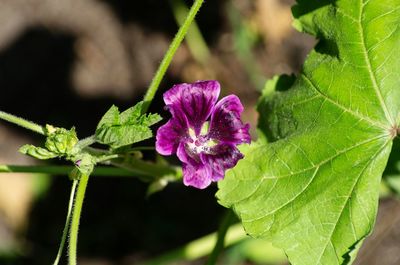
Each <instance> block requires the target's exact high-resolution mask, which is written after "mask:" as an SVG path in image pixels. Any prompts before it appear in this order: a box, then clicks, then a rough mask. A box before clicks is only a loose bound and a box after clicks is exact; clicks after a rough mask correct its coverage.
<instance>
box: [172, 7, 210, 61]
mask: <svg viewBox="0 0 400 265" xmlns="http://www.w3.org/2000/svg"><path fill="white" fill-rule="evenodd" d="M169 3H170V5H171V7H172V11H173V13H174V17H175V20H176V22H177V23H178V25H179V26H182V25H183V23H184V22H185V17H186V14H187V13H188V11H189V9H188V8H187V6H186V4H185V2H184V1H183V0H169ZM186 42H187V45H188V47H189V50H190V52H191V53H192V55H193V57H194V58H195V59H196V60H197V61H198V62H200V63H202V64H203V65H205V64H206V63H207V62H208V59H209V57H210V50H209V49H208V47H207V44H206V42H205V40H204V38H203V35H202V34H201V31H200V29H199V27H198V26H197V23H196V21H193V23H192V26H191V28H190V29H189V30H188V33H187V35H186Z"/></svg>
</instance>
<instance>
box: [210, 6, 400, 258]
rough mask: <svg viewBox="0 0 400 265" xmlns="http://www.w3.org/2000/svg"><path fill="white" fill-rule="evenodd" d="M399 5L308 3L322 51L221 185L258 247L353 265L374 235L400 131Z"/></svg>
mask: <svg viewBox="0 0 400 265" xmlns="http://www.w3.org/2000/svg"><path fill="white" fill-rule="evenodd" d="M399 6H400V0H365V1H361V0H357V1H356V0H337V1H333V0H332V1H327V0H324V1H316V0H313V1H311V0H301V1H298V5H297V6H296V7H295V8H294V9H293V11H294V15H295V17H296V18H297V20H296V22H295V24H296V25H297V28H300V29H302V30H304V31H306V32H308V33H311V34H314V35H315V36H317V37H318V38H319V39H320V41H319V43H318V45H317V46H316V48H315V49H314V50H313V51H311V53H310V54H309V56H308V58H307V60H306V62H305V64H304V67H303V70H302V73H301V74H300V75H299V76H298V77H297V79H296V81H295V83H294V84H293V86H292V87H291V88H290V89H289V90H287V91H284V90H285V89H281V91H276V92H275V93H274V94H273V95H272V96H270V97H267V98H266V99H265V102H261V103H260V105H263V106H262V107H259V109H260V110H262V113H260V115H261V116H262V119H263V120H264V121H265V123H264V124H263V126H262V127H261V128H260V129H261V130H262V131H263V133H265V135H267V137H268V140H269V141H270V142H272V143H269V144H262V145H259V144H255V145H252V146H251V147H250V148H249V150H247V151H246V152H245V158H244V159H243V160H241V161H240V162H239V163H238V165H237V166H236V167H235V168H234V169H233V170H230V171H229V172H228V173H227V175H226V177H225V179H224V180H223V181H222V182H220V183H219V191H218V193H217V197H218V198H219V201H220V203H221V204H222V205H224V206H226V207H232V208H233V209H234V210H235V212H236V213H237V214H238V216H239V217H240V218H241V220H242V223H243V225H244V227H245V229H246V231H247V232H248V233H249V234H250V235H251V236H253V237H260V238H267V239H269V240H271V241H272V242H273V243H274V244H275V245H276V246H277V247H280V248H283V249H284V250H285V252H286V254H287V255H288V258H289V260H290V262H291V264H294V265H316V264H324V265H325V264H329V265H335V264H351V262H352V261H353V260H354V256H355V254H356V252H357V250H358V249H359V247H360V246H361V243H362V241H363V240H364V238H365V237H366V236H367V235H368V234H369V233H370V232H371V230H372V228H373V226H374V222H375V217H376V212H377V206H378V194H379V187H380V181H381V176H382V172H383V171H384V169H385V166H386V163H387V161H388V156H389V154H390V151H391V147H392V142H393V138H394V137H395V136H396V135H397V133H398V126H399V121H400V110H399V108H400V87H399V86H400V27H399V25H400V8H399Z"/></svg>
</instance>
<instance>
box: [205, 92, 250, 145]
mask: <svg viewBox="0 0 400 265" xmlns="http://www.w3.org/2000/svg"><path fill="white" fill-rule="evenodd" d="M242 112H243V105H242V103H241V102H240V99H239V98H238V97H237V96H235V95H229V96H226V97H224V98H223V99H221V100H220V101H219V102H218V103H217V105H215V107H214V109H213V110H212V114H211V123H210V130H209V137H210V138H213V139H217V140H219V141H222V142H225V143H233V144H240V143H250V141H251V138H250V134H249V128H250V125H249V124H243V122H242V121H241V120H240V115H241V114H242Z"/></svg>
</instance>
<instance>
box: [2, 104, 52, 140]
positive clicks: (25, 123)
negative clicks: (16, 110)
mask: <svg viewBox="0 0 400 265" xmlns="http://www.w3.org/2000/svg"><path fill="white" fill-rule="evenodd" d="M0 119H2V120H5V121H8V122H11V123H14V124H16V125H18V126H21V127H24V128H25V129H28V130H31V131H34V132H36V133H39V134H42V135H45V130H44V128H43V126H40V125H38V124H36V123H34V122H31V121H28V120H25V119H23V118H20V117H17V116H15V115H12V114H9V113H7V112H4V111H1V110H0Z"/></svg>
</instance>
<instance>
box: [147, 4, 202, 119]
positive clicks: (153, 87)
mask: <svg viewBox="0 0 400 265" xmlns="http://www.w3.org/2000/svg"><path fill="white" fill-rule="evenodd" d="M203 2H204V0H196V1H195V2H194V3H193V6H192V8H191V9H190V11H189V13H188V15H187V16H186V19H185V22H184V23H183V24H182V26H181V27H180V28H179V30H178V33H177V34H176V35H175V37H174V39H173V40H172V43H171V45H170V46H169V48H168V51H167V53H166V54H165V56H164V58H163V60H162V61H161V64H160V66H159V67H158V70H157V72H156V74H155V76H154V78H153V80H152V81H151V84H150V86H149V88H148V90H147V92H146V95H145V96H144V98H143V101H144V105H143V110H142V112H143V113H145V112H146V111H147V109H148V108H149V106H150V104H151V101H152V100H153V98H154V96H155V94H156V92H157V89H158V87H159V86H160V83H161V81H162V79H163V77H164V75H165V73H166V71H167V69H168V66H169V65H170V63H171V61H172V58H173V57H174V55H175V53H176V51H177V49H178V47H179V45H180V44H181V43H182V40H183V38H184V37H185V35H186V33H187V31H188V29H189V27H190V25H191V24H192V22H193V20H194V18H195V16H196V14H197V12H198V11H199V9H200V7H201V5H202V4H203Z"/></svg>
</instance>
